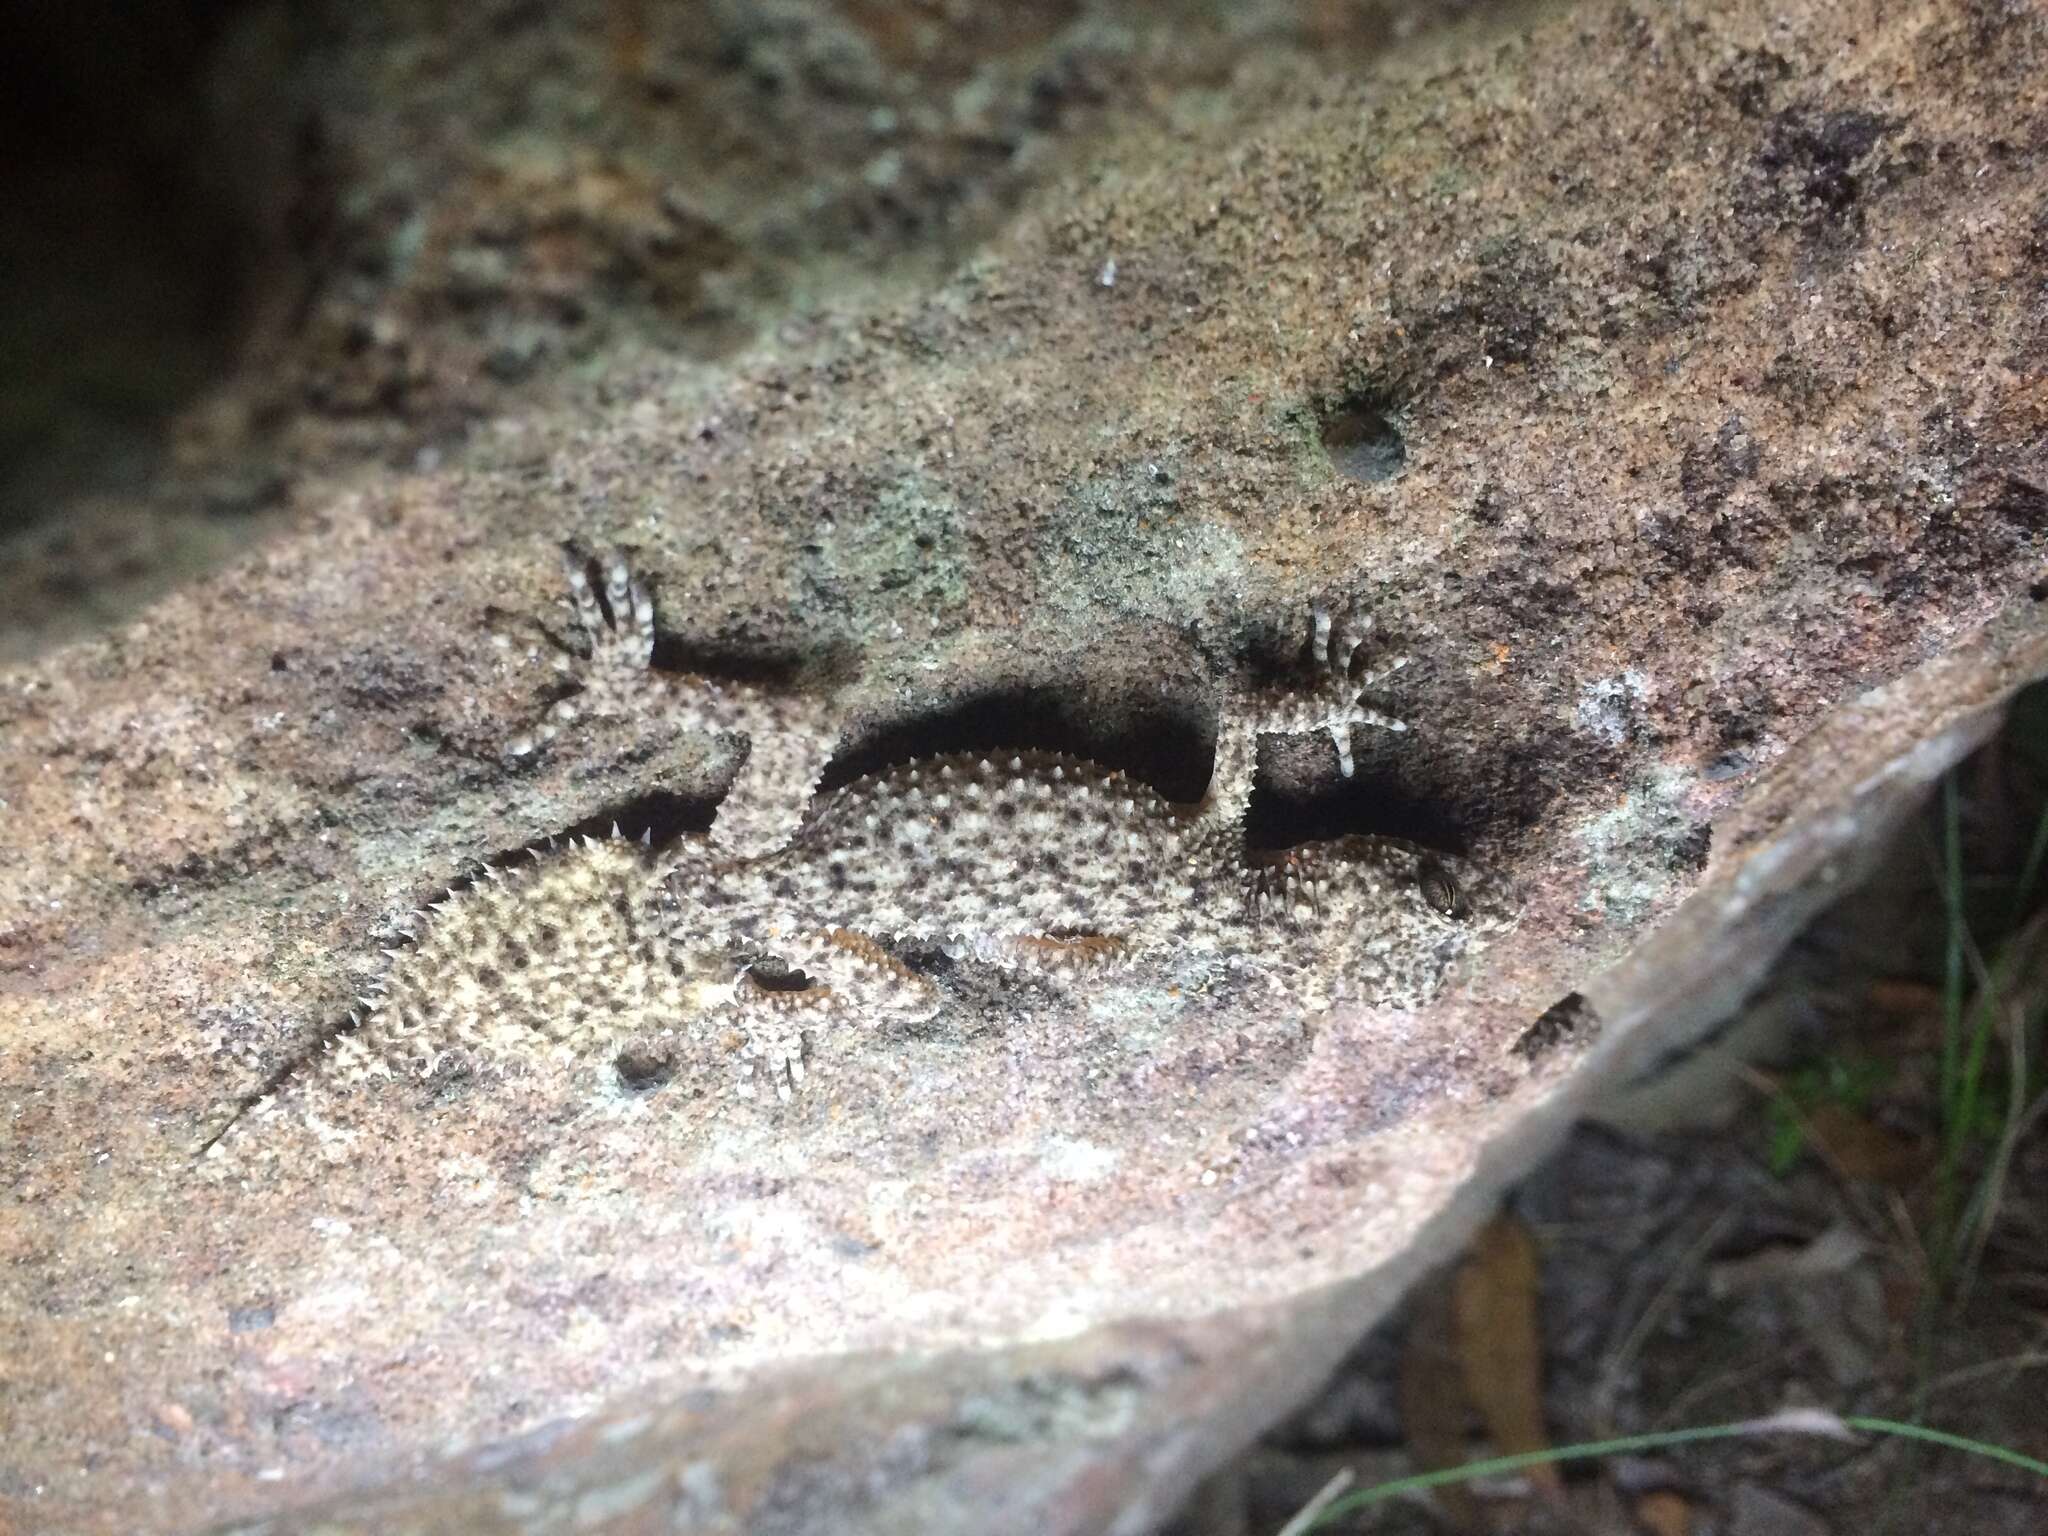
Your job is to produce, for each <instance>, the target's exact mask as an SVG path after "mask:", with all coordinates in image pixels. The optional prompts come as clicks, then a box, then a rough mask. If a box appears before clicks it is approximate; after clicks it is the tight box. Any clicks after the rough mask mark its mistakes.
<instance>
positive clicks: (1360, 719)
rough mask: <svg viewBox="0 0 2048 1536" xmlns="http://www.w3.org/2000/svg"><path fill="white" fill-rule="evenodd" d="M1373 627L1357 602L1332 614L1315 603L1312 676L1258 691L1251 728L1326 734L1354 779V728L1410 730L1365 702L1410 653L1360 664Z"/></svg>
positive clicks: (1310, 646)
mask: <svg viewBox="0 0 2048 1536" xmlns="http://www.w3.org/2000/svg"><path fill="white" fill-rule="evenodd" d="M1372 629H1373V621H1372V616H1371V615H1370V614H1369V613H1367V612H1366V611H1365V610H1364V609H1363V608H1362V607H1361V606H1360V605H1359V604H1357V603H1355V602H1353V603H1347V604H1345V605H1344V607H1343V608H1341V609H1339V610H1338V611H1337V612H1335V613H1334V614H1333V613H1332V611H1331V610H1330V608H1328V607H1327V606H1325V605H1324V604H1322V603H1315V604H1312V605H1311V606H1310V608H1309V635H1308V645H1307V650H1308V657H1309V663H1310V666H1311V669H1312V675H1313V681H1312V682H1311V684H1310V685H1309V686H1308V687H1307V688H1306V689H1303V690H1299V691H1287V692H1280V691H1277V690H1276V691H1269V692H1267V693H1265V694H1263V695H1261V696H1259V697H1258V698H1257V699H1256V700H1255V701H1254V707H1253V711H1252V713H1253V719H1252V725H1253V728H1254V729H1255V730H1257V731H1259V732H1260V733H1262V734H1272V735H1285V736H1293V735H1312V734H1323V735H1327V736H1328V737H1329V738H1330V744H1331V746H1333V747H1335V748H1336V750H1337V768H1338V771H1339V772H1341V773H1342V774H1343V775H1344V777H1345V778H1347V779H1348V778H1350V777H1351V774H1352V769H1353V767H1354V764H1353V761H1352V756H1351V732H1352V730H1353V729H1354V728H1356V727H1358V726H1361V725H1369V726H1376V727H1377V728H1379V729H1380V730H1383V731H1405V730H1407V729H1408V723H1407V722H1406V721H1405V720H1401V719H1398V718H1396V717H1395V716H1393V715H1387V714H1382V713H1381V712H1380V711H1378V710H1376V709H1373V708H1371V707H1370V706H1369V705H1367V704H1366V703H1365V695H1366V691H1367V690H1368V689H1370V688H1372V687H1374V686H1376V685H1377V684H1379V683H1381V682H1383V681H1385V680H1386V679H1387V678H1389V677H1391V676H1393V675H1394V674H1395V673H1396V672H1398V671H1400V670H1401V669H1402V668H1403V667H1405V666H1407V665H1408V658H1407V657H1406V656H1399V655H1395V656H1386V657H1383V658H1381V659H1379V660H1378V661H1377V662H1376V663H1375V664H1372V665H1368V666H1366V667H1364V668H1362V669H1358V668H1357V663H1358V661H1359V658H1360V656H1361V654H1363V653H1364V652H1365V651H1366V647H1367V643H1368V642H1369V641H1370V640H1371V638H1372Z"/></svg>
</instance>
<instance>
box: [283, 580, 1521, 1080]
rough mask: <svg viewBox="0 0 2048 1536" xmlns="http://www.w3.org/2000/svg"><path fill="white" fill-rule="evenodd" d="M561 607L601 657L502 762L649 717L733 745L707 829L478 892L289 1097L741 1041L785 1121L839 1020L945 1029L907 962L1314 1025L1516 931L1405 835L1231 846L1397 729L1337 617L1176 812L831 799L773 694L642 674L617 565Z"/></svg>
mask: <svg viewBox="0 0 2048 1536" xmlns="http://www.w3.org/2000/svg"><path fill="white" fill-rule="evenodd" d="M569 589H570V591H569V598H570V607H571V609H572V612H573V613H574V615H575V617H576V620H577V623H578V626H579V627H580V629H581V630H582V632H583V635H584V638H585V640H586V641H587V648H586V649H585V650H584V651H582V652H576V653H571V654H569V655H568V657H567V658H566V660H565V662H564V663H563V669H564V671H565V673H566V674H567V675H568V677H569V679H570V681H571V683H572V685H573V687H574V691H573V692H572V693H571V694H570V695H569V696H568V697H566V698H564V699H562V700H561V701H559V702H558V703H557V704H556V705H554V706H553V707H552V709H551V710H550V711H549V712H548V714H547V716H546V718H545V719H544V720H543V722H542V724H541V725H540V727H538V728H537V729H536V730H535V731H533V732H531V733H528V734H527V735H525V736H523V737H520V738H518V739H515V740H514V741H513V743H512V744H511V746H510V748H509V749H508V755H509V756H511V757H512V758H514V759H523V758H528V757H530V756H532V755H533V754H536V753H538V752H541V751H543V750H554V749H555V748H554V747H553V746H551V744H559V743H561V742H562V741H564V740H565V739H566V738H568V737H571V736H573V735H574V733H575V731H576V729H577V727H578V726H579V724H580V723H581V722H584V721H587V720H589V719H592V718H595V717H601V716H607V715H626V714H630V713H633V712H636V711H645V710H649V709H653V710H658V711H660V712H661V713H662V715H663V717H664V718H667V719H670V720H673V721H674V723H675V725H676V727H677V728H678V729H681V730H688V731H694V732H699V733H703V734H710V735H715V736H722V737H728V738H732V739H733V740H734V741H735V742H736V743H738V744H739V750H740V752H741V755H742V766H741V769H740V771H739V774H738V776H737V777H736V779H735V783H734V787H733V789H732V790H731V791H730V792H729V793H728V795H727V797H726V799H725V800H724V801H723V802H722V804H721V807H720V809H719V812H718V815H717V818H716V822H715V824H714V827H713V829H712V831H711V833H710V834H709V835H708V836H692V837H688V838H685V839H682V840H681V841H680V842H678V843H676V844H674V845H672V846H669V847H666V848H663V849H661V850H658V851H655V850H648V849H646V848H643V847H642V846H641V845H640V844H638V843H636V842H632V841H629V840H627V839H623V838H618V837H616V836H614V837H613V838H609V839H586V840H582V841H579V842H576V843H574V844H572V845H571V846H570V847H568V848H565V849H562V850H559V851H555V852H551V853H546V854H541V855H538V856H536V857H535V858H534V859H532V860H530V861H528V862H525V863H523V864H520V865H517V866H515V867H513V868H511V869H508V870H499V869H489V870H486V871H485V873H484V875H483V876H482V877H480V878H479V879H477V880H476V881H475V882H474V883H473V884H472V885H471V887H470V888H469V889H467V890H465V891H461V892H458V893H454V894H452V895H451V896H450V898H449V899H448V900H447V901H445V902H443V903H441V904H439V905H438V906H437V907H435V908H432V909H430V910H428V911H426V912H425V913H423V914H421V915H420V917H419V920H418V921H417V922H416V923H415V924H414V925H413V927H412V930H411V942H410V943H409V944H408V945H407V946H405V947H402V948H399V949H397V950H394V951H392V952H391V957H390V965H389V968H388V970H387V972H386V974H385V976H384V978H383V980H382V981H381V982H380V983H379V984H378V986H377V987H376V988H375V989H374V990H373V992H372V993H371V995H370V996H369V997H367V998H366V999H365V1000H364V1007H363V1009H362V1011H360V1012H359V1013H358V1014H357V1015H356V1016H355V1018H354V1019H353V1020H352V1023H351V1027H350V1028H349V1029H347V1030H345V1031H342V1032H339V1033H337V1034H336V1035H335V1036H334V1037H332V1038H331V1039H329V1040H327V1041H326V1042H325V1044H324V1047H323V1049H322V1051H321V1053H320V1054H319V1055H318V1057H316V1058H315V1059H314V1060H313V1061H312V1062H311V1063H309V1064H308V1071H307V1073H305V1074H302V1075H310V1076H315V1077H318V1078H321V1079H323V1080H325V1081H327V1082H329V1083H332V1084H335V1085H338V1086H342V1087H344V1088H347V1087H352V1086H354V1085H358V1084H362V1083H365V1082H369V1081H373V1080H376V1079H380V1078H391V1077H398V1076H403V1075H413V1076H418V1075H423V1074H426V1073H429V1072H431V1071H433V1070H434V1069H435V1068H436V1067H437V1066H438V1065H439V1063H440V1062H441V1061H442V1060H443V1059H444V1058H445V1057H447V1056H449V1055H450V1054H456V1055H465V1056H468V1057H471V1058H474V1059H481V1060H485V1061H495V1062H501V1063H515V1064H516V1063H517V1062H519V1061H521V1060H523V1059H532V1058H534V1057H536V1056H553V1057H557V1058H561V1059H570V1060H573V1059H578V1058H582V1057H587V1056H594V1055H597V1054H599V1053H604V1052H610V1051H615V1050H617V1049H619V1047H620V1046H621V1045H622V1044H625V1043H627V1042H629V1041H631V1040H632V1039H634V1038H637V1037H640V1036H644V1035H646V1034H649V1033H652V1032H670V1033H674V1032H677V1031H681V1032H684V1033H689V1034H693V1035H695V1036H696V1037H697V1038H700V1039H702V1038H707V1037H713V1036H716V1037H719V1038H727V1039H730V1040H732V1041H734V1042H735V1043H736V1045H737V1054H738V1056H739V1058H740V1061H741V1063H742V1068H743V1070H742V1074H741V1075H742V1078H743V1079H745V1080H749V1081H751V1082H752V1083H753V1084H755V1085H758V1084H760V1083H762V1082H766V1083H768V1084H771V1085H772V1087H773V1089H774V1091H775V1092H776V1093H777V1094H779V1095H781V1096H783V1097H787V1096H789V1095H791V1094H792V1093H794V1092H795V1091H797V1090H798V1089H799V1088H800V1086H801V1085H802V1084H803V1082H804V1080H805V1078H806V1076H807V1074H808V1072H809V1070H810V1066H811V1063H812V1061H813V1059H814V1054H815V1053H814V1049H813V1043H814V1037H815V1036H816V1034H817V1033H818V1032H819V1026H821V1025H822V1024H824V1023H825V1022H826V1021H828V1020H829V1021H831V1022H833V1023H834V1024H835V1025H837V1026H842V1027H855V1028H858V1027H861V1026H862V1025H869V1026H872V1025H874V1024H876V1023H878V1022H881V1021H884V1020H887V1019H891V1018H916V1017H923V1016H929V1015H930V1014H932V1013H934V1012H936V1011H938V1010H939V1009H940V1008H941V1007H942V1006H943V1001H944V997H943V992H942V990H941V989H940V987H939V986H938V985H937V984H935V983H934V982H933V981H932V980H931V979H930V978H928V977H927V976H926V975H925V974H923V973H922V972H920V970H918V969H917V968H915V967H914V966H913V965H912V964H911V963H909V960H908V959H906V955H910V956H914V955H915V954H916V953H917V952H919V951H920V950H924V951H929V950H932V949H937V950H941V951H943V952H944V953H945V954H947V955H949V956H951V957H953V958H954V959H955V960H956V961H957V962H960V963H966V964H971V965H979V966H993V967H998V968H1001V969H1004V970H1010V971H1025V972H1031V973H1035V974H1037V975H1040V976H1044V977H1050V978H1054V979H1055V980H1056V981H1057V982H1058V984H1062V985H1067V986H1073V987H1104V986H1110V985H1114V977H1115V976H1116V974H1117V973H1118V972H1119V970H1121V969H1123V968H1127V967H1132V966H1140V967H1143V966H1167V967H1177V968H1179V969H1180V970H1182V971H1188V970H1190V969H1191V968H1192V970H1193V971H1195V972H1200V971H1202V970H1203V969H1204V968H1205V967H1206V968H1209V969H1212V970H1213V969H1228V970H1230V971H1233V972H1247V971H1248V972H1250V973H1253V974H1254V975H1256V976H1261V977H1263V978H1264V980H1265V981H1266V983H1267V984H1268V985H1269V986H1271V987H1272V988H1273V989H1274V990H1275V991H1276V992H1277V993H1280V994H1282V995H1284V996H1286V997H1288V998H1289V999H1290V1000H1291V1001H1292V1002H1293V1003H1294V1004H1295V1005H1296V1006H1298V1007H1301V1008H1303V1009H1305V1010H1309V1009H1319V1008H1321V1007H1324V1006H1327V1005H1328V1004H1329V1003H1330V1002H1332V1001H1334V1000H1338V999H1344V998H1350V999H1356V1000H1359V1001H1363V1002H1368V1003H1378V1004H1383V1005H1388V1006H1397V1007H1412V1006H1416V1005H1418V1004H1419V1003H1421V1002H1422V1001H1425V1000H1426V999H1427V998H1428V997H1429V996H1431V995H1433V994H1434V993H1435V991H1436V990H1438V989H1439V988H1440V987H1441V985H1442V984H1443V980H1444V977H1445V975H1446V974H1447V972H1448V971H1449V969H1450V968H1451V967H1452V966H1453V965H1454V964H1456V963H1457V961H1458V960H1459V958H1460V957H1461V956H1462V955H1463V954H1465V953H1466V952H1467V950H1468V949H1470V948H1471V947H1473V946H1474V945H1475V944H1477V943H1479V942H1483V940H1484V938H1485V936H1486V935H1488V934H1490V933H1491V932H1494V931H1496V930H1497V929H1499V928H1500V927H1502V926H1504V925H1505V924H1506V922H1507V921H1508V920H1509V917H1508V910H1507V907H1506V904H1505V902H1504V900H1503V899H1502V898H1501V896H1500V894H1499V893H1498V892H1496V891H1494V890H1493V888H1492V886H1491V884H1490V883H1489V882H1487V881H1486V880H1485V879H1484V877H1483V876H1481V875H1480V874H1479V873H1478V872H1477V871H1474V870H1472V869H1470V868H1468V867H1466V866H1465V865H1464V864H1463V863H1462V861H1460V860H1457V859H1454V858H1451V857H1448V856H1446V855H1443V854H1439V853H1434V852H1432V851H1430V850H1427V849H1423V848H1420V847H1418V846H1416V845H1414V844H1411V843H1407V842H1404V841H1401V840H1399V839H1394V838H1386V837H1373V836H1350V837H1345V838H1340V839H1335V840H1331V841H1325V842H1319V843H1311V844H1304V845H1302V846H1300V847H1297V848H1293V849H1289V850H1285V851H1282V852H1259V851H1255V850H1252V849H1250V848H1248V847H1247V845H1246V842H1245V838H1244V829H1243V821H1244V812H1245V808H1246V806H1247V804H1248V802H1249V798H1250V794H1251V783H1252V776H1253V771H1254V764H1255V755H1256V743H1257V739H1258V737H1259V736H1260V735H1261V734H1266V733H1293V732H1320V733H1323V734H1325V735H1326V736H1327V737H1328V738H1329V739H1330V741H1331V743H1332V745H1333V748H1334V750H1335V751H1336V754H1337V759H1338V765H1339V768H1340V771H1342V772H1343V773H1345V774H1346V775H1349V774H1350V773H1351V771H1352V766H1353V765H1352V755H1351V754H1352V739H1351V733H1352V732H1353V731H1354V730H1355V729H1358V728H1377V729H1382V730H1393V731H1399V730H1405V729H1406V727H1405V726H1404V725H1403V724H1402V722H1400V721H1399V720H1396V719H1394V718H1392V717H1390V716H1387V715H1383V714H1380V713H1379V712H1377V711H1376V710H1374V709H1372V708H1370V707H1368V706H1367V705H1366V704H1365V703H1364V695H1365V692H1366V690H1367V689H1368V688H1369V687H1370V686H1371V685H1373V684H1374V683H1376V682H1378V681H1380V680H1381V679H1383V678H1384V677H1386V676H1387V675H1389V674H1390V673H1391V672H1392V671H1394V670H1395V669H1397V668H1398V667H1399V665H1400V664H1401V663H1400V661H1399V660H1395V661H1392V662H1389V663H1387V664H1385V665H1383V666H1381V667H1379V668H1378V669H1376V670H1360V669H1359V668H1358V667H1357V666H1356V665H1355V661H1356V659H1357V657H1358V655H1359V653H1360V652H1361V650H1362V649H1363V647H1364V642H1365V640H1366V638H1367V629H1368V626H1367V625H1365V624H1364V623H1363V622H1361V621H1359V620H1357V619H1356V617H1355V616H1353V615H1346V616H1345V617H1344V619H1343V622H1342V623H1341V624H1340V623H1339V622H1338V621H1337V620H1336V619H1335V618H1333V616H1332V615H1330V614H1329V613H1327V612H1326V611H1325V610H1323V609H1321V608H1317V609H1315V610H1313V615H1312V627H1311V630H1310V633H1309V636H1308V641H1307V647H1306V649H1307V652H1308V656H1309V659H1310V661H1311V663H1312V668H1313V671H1312V676H1311V679H1310V682H1311V686H1310V687H1309V688H1307V689H1306V690H1304V691H1299V692H1296V691H1280V692H1274V691H1268V692H1264V693H1254V692H1243V693H1240V694H1239V695H1237V696H1236V697H1234V698H1233V699H1232V700H1231V701H1230V704H1229V706H1227V707H1226V710H1225V713H1224V716H1223V719H1222V722H1221V726H1220V728H1219V732H1218V742H1217V749H1216V766H1215V770H1214V773H1213V776H1212V780H1211V783H1210V786H1209V788H1208V791H1207V793H1206V794H1205V795H1204V796H1203V797H1202V798H1201V800H1199V801H1197V802H1194V803H1192V804H1181V803H1176V802H1173V801H1169V800H1167V799H1166V798H1165V797H1163V796H1161V795H1159V794H1158V793H1157V792H1156V791H1155V790H1153V789H1152V788H1151V787H1150V786H1148V785H1146V784H1143V783H1141V782H1139V781H1137V780H1134V779H1132V778H1130V777H1129V776H1128V775H1126V774H1123V773H1121V772H1119V771H1117V770H1115V769H1110V768H1105V767H1102V766H1099V765H1097V764H1094V763H1091V762H1087V761H1084V760H1082V759H1079V758H1075V757H1070V756H1062V755H1059V754H1054V753H1045V752H991V753H987V754H958V755H951V756H944V757H937V758H932V759H927V760H922V761H914V762H908V763H903V764H900V765H898V766H895V767H892V768H889V769H887V770H885V771H882V772H879V773H875V774H871V775H869V776H867V777H864V778H860V779H856V780H854V781H853V782H851V783H848V784H846V785H844V786H842V787H839V788H837V789H834V790H831V791H828V792H825V793H822V794H820V793H817V792H816V785H817V783H818V780H819V777H820V775H821V774H822V772H823V770H824V768H825V765H826V762H827V760H828V758H829V756H830V752H831V749H832V746H833V743H832V742H831V741H830V740H825V739H821V736H820V733H819V732H817V731H816V730H815V729H811V730H804V729H799V728H795V727H794V724H793V722H792V720H791V718H790V716H789V712H788V709H787V706H786V705H785V704H783V703H780V702H778V701H777V700H776V698H775V697H774V696H773V695H771V694H768V693H766V692H764V691H762V690H758V689H755V688H752V687H749V686H745V685H734V684H721V683H715V682H711V681H708V680H705V679H699V678H687V677H677V676H674V675H671V674H666V673H662V672H658V671H656V670H654V669H652V667H651V660H652V654H653V641H654V609H653V603H652V601H651V599H650V597H649V595H648V593H647V592H646V590H645V589H644V588H643V587H642V586H641V585H640V584H639V583H637V582H636V581H634V580H633V578H632V576H631V574H630V572H629V570H628V569H627V567H626V565H625V562H624V561H623V560H622V559H620V558H619V557H617V556H613V557H611V558H610V559H609V560H608V561H607V562H606V566H605V571H604V585H603V590H602V596H600V592H599V589H598V588H596V587H595V586H594V585H593V584H592V582H591V581H590V579H589V575H588V573H587V571H586V570H585V568H584V567H583V565H582V564H581V563H580V562H572V563H571V566H570V573H569ZM274 1097H275V1096H265V1097H264V1098H263V1099H261V1100H258V1101H253V1102H257V1103H258V1104H259V1105H260V1106H261V1107H265V1108H267V1107H269V1105H270V1104H271V1103H272V1102H274Z"/></svg>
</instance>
